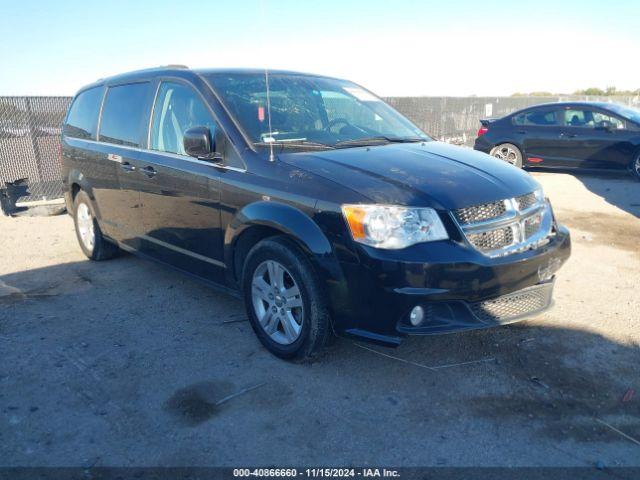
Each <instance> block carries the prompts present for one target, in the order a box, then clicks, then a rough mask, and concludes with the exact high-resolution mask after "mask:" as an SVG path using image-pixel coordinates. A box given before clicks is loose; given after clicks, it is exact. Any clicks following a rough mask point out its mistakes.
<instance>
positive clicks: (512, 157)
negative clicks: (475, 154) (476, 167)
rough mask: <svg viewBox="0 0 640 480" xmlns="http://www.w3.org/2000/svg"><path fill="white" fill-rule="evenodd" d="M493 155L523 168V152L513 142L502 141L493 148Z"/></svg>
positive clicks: (491, 153)
mask: <svg viewBox="0 0 640 480" xmlns="http://www.w3.org/2000/svg"><path fill="white" fill-rule="evenodd" d="M489 155H491V156H492V157H496V158H499V159H500V160H502V161H505V162H507V163H510V164H511V165H513V166H514V167H518V168H522V152H521V151H520V149H519V148H518V147H516V146H515V145H514V144H513V143H501V144H500V145H496V146H495V147H493V148H492V149H491V152H490V153H489Z"/></svg>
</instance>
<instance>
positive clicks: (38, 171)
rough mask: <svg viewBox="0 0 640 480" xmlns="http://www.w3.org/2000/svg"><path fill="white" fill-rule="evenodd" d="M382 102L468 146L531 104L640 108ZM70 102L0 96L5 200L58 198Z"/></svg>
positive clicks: (512, 101)
mask: <svg viewBox="0 0 640 480" xmlns="http://www.w3.org/2000/svg"><path fill="white" fill-rule="evenodd" d="M385 100H386V101H387V102H389V103H390V104H391V105H392V106H394V107H395V108H396V109H397V110H399V111H400V112H401V113H403V114H404V115H406V116H407V117H408V118H410V119H411V120H412V121H413V122H414V123H415V124H416V125H418V126H419V127H420V128H421V129H423V130H424V131H425V132H427V133H428V134H430V135H431V136H432V137H434V138H436V139H438V140H442V141H445V142H450V143H454V144H458V145H466V146H473V142H474V140H475V134H476V132H477V130H478V128H479V127H480V119H481V118H491V117H495V118H499V117H502V116H504V115H507V114H508V113H511V112H513V111H515V110H518V109H520V108H524V107H527V106H530V105H535V104H539V103H547V102H559V101H578V100H583V101H613V102H616V103H621V104H624V105H629V106H635V107H638V106H639V105H640V98H639V97H576V96H566V97H391V98H386V99H385ZM70 102H71V97H0V196H1V195H2V194H4V195H5V197H6V196H7V192H9V191H11V192H12V193H11V194H12V195H13V196H15V197H18V198H17V201H18V202H22V203H29V202H39V201H50V200H55V199H58V198H61V197H62V180H61V175H60V167H61V165H60V154H59V152H60V133H61V125H62V121H63V119H64V116H65V114H66V111H67V108H68V106H69V103H70ZM21 180H23V181H22V182H21ZM3 192H4V193H3ZM16 192H18V193H16ZM5 200H6V199H5Z"/></svg>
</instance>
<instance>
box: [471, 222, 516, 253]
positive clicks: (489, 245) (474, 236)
mask: <svg viewBox="0 0 640 480" xmlns="http://www.w3.org/2000/svg"><path fill="white" fill-rule="evenodd" d="M467 239H468V240H469V241H470V242H471V244H472V245H473V246H474V247H476V248H477V249H478V250H496V249H499V248H504V247H508V246H509V245H512V244H513V240H514V235H513V228H512V227H503V228H496V229H495V230H489V231H487V232H482V233H470V234H468V235H467Z"/></svg>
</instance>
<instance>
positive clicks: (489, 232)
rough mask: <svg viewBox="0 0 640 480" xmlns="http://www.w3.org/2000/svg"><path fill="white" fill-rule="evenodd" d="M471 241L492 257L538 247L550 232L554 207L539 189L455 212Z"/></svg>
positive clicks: (477, 248) (455, 216)
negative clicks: (541, 195) (542, 196)
mask: <svg viewBox="0 0 640 480" xmlns="http://www.w3.org/2000/svg"><path fill="white" fill-rule="evenodd" d="M453 214H454V218H455V219H456V221H457V222H458V225H460V228H461V229H462V231H463V233H464V234H465V236H466V238H467V240H468V241H469V243H470V244H471V245H472V246H473V247H474V248H475V249H476V250H479V251H480V252H482V253H483V254H484V255H487V256H489V257H497V256H503V255H508V254H510V253H516V252H519V251H523V250H527V249H529V248H535V247H537V246H540V245H542V244H544V243H546V242H548V237H549V235H550V234H551V230H552V224H553V219H552V215H551V207H550V206H549V204H548V202H546V201H545V200H544V199H542V198H539V197H538V196H537V195H536V192H531V193H528V194H526V195H521V196H519V197H515V198H509V199H505V200H498V201H496V202H493V203H484V204H481V205H474V206H471V207H466V208H461V209H458V210H456V211H454V212H453Z"/></svg>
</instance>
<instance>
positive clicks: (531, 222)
mask: <svg viewBox="0 0 640 480" xmlns="http://www.w3.org/2000/svg"><path fill="white" fill-rule="evenodd" d="M541 223H542V214H541V213H537V214H535V215H532V216H531V217H529V218H527V219H525V221H524V238H530V237H531V236H532V235H533V234H534V233H536V232H537V231H538V230H539V229H540V224H541Z"/></svg>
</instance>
